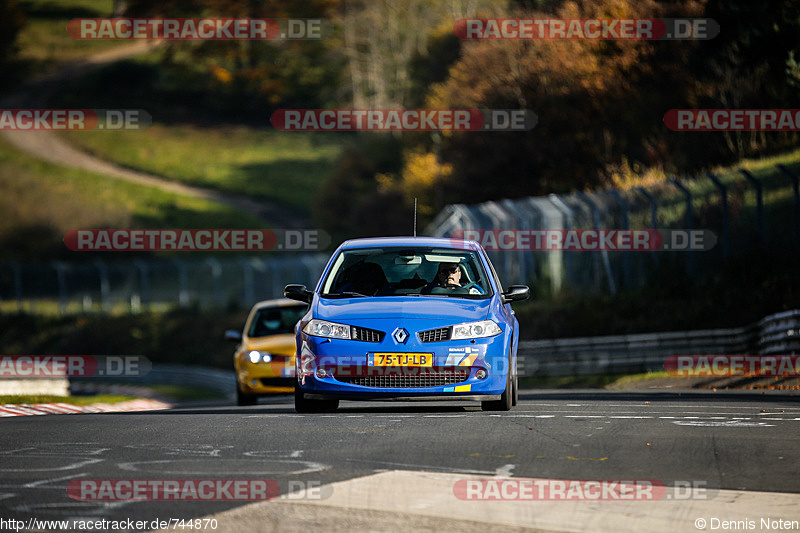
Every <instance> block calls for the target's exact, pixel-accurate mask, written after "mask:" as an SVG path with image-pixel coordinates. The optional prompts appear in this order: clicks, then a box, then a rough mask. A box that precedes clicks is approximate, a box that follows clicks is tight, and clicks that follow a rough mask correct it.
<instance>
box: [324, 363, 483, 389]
mask: <svg viewBox="0 0 800 533" xmlns="http://www.w3.org/2000/svg"><path fill="white" fill-rule="evenodd" d="M468 377H469V368H463V369H457V370H432V371H431V370H429V371H428V372H425V373H418V374H416V375H403V374H386V375H372V376H336V379H337V380H339V381H343V382H344V383H350V384H351V385H361V386H362V387H383V388H389V389H409V388H415V387H441V386H443V385H452V384H455V383H461V382H463V381H466V380H467V378H468Z"/></svg>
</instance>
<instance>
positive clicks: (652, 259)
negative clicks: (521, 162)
mask: <svg viewBox="0 0 800 533" xmlns="http://www.w3.org/2000/svg"><path fill="white" fill-rule="evenodd" d="M582 229H593V230H603V229H605V230H609V229H622V230H624V229H654V230H668V229H669V230H686V231H691V230H697V229H703V230H710V231H712V232H713V233H714V235H715V236H716V237H717V244H716V245H715V246H714V247H713V248H712V249H711V250H708V251H666V250H658V251H646V252H642V251H575V250H550V251H548V250H514V249H509V250H497V249H495V250H487V251H488V253H489V255H490V257H491V259H492V262H493V263H494V266H495V268H496V269H497V271H498V274H499V275H500V276H501V279H503V280H505V281H506V282H507V283H521V282H528V283H531V284H534V283H535V284H537V285H541V284H542V283H544V284H547V285H548V286H549V288H550V289H551V291H552V292H554V293H555V292H559V291H561V290H562V289H565V288H569V289H572V290H575V291H579V292H580V291H595V292H608V293H611V294H613V293H616V292H617V291H619V290H620V289H621V288H626V287H638V286H642V285H643V284H644V283H645V282H646V281H647V276H648V273H649V272H650V271H651V270H652V267H654V266H655V265H657V264H659V263H662V262H666V263H667V264H676V265H679V266H681V267H682V268H684V269H685V270H686V272H687V273H688V274H689V275H690V276H691V275H695V274H697V273H699V272H707V271H714V270H717V269H718V268H719V267H720V266H721V264H722V263H723V262H725V261H726V260H728V259H730V258H732V257H734V256H736V255H745V254H748V253H753V252H757V251H759V250H794V251H798V250H800V194H799V193H798V176H797V173H796V171H794V170H792V169H790V168H788V167H785V166H783V165H777V166H776V167H775V168H774V170H773V169H766V170H764V171H760V172H757V173H751V172H749V171H747V170H745V169H741V170H739V171H738V172H736V173H730V174H728V175H726V176H723V177H717V176H716V175H714V174H711V173H708V174H706V175H703V176H697V177H694V178H681V179H676V178H670V179H669V180H667V181H666V182H664V183H661V184H658V185H655V186H650V187H634V188H630V189H627V190H622V189H607V190H604V191H595V192H586V193H584V192H577V193H573V194H566V195H556V194H551V195H549V196H541V197H529V198H521V199H515V200H508V199H506V200H500V201H491V202H485V203H482V204H477V205H464V204H453V205H449V206H446V207H445V209H444V210H442V212H441V213H439V215H438V216H437V217H436V218H435V219H434V221H433V222H432V223H431V224H430V225H429V226H428V227H427V228H426V230H425V234H426V235H430V236H435V237H452V236H454V235H460V234H459V232H460V231H464V230H522V232H525V231H527V230H582Z"/></svg>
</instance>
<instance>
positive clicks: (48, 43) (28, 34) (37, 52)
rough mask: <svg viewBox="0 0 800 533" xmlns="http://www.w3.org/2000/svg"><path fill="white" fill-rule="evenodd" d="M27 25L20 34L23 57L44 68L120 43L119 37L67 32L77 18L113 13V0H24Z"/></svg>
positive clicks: (20, 55) (21, 5)
mask: <svg viewBox="0 0 800 533" xmlns="http://www.w3.org/2000/svg"><path fill="white" fill-rule="evenodd" d="M18 5H19V7H20V8H21V9H22V10H23V11H24V12H25V19H26V22H25V26H24V27H23V28H22V30H21V32H20V34H19V36H18V38H17V46H18V48H19V50H20V53H19V59H20V60H21V61H25V62H32V63H35V64H36V65H37V66H38V67H39V68H44V67H47V66H49V65H52V64H54V63H60V62H64V61H70V60H73V59H79V58H83V57H86V56H88V55H90V54H93V53H96V52H99V51H102V50H106V49H108V48H112V47H114V46H119V44H120V42H119V41H110V40H109V41H105V40H97V41H89V40H75V39H72V38H71V37H70V36H69V35H68V34H67V29H66V28H67V22H69V21H70V20H71V19H74V18H99V17H109V16H111V13H112V11H113V6H114V2H113V0H20V1H19V3H18Z"/></svg>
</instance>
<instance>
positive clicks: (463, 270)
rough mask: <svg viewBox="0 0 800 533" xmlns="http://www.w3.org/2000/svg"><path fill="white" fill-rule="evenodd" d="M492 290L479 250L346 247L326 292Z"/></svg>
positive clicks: (470, 294)
mask: <svg viewBox="0 0 800 533" xmlns="http://www.w3.org/2000/svg"><path fill="white" fill-rule="evenodd" d="M491 294H492V288H491V285H490V284H489V281H488V278H487V276H486V272H485V271H484V269H483V266H482V264H481V261H480V258H479V257H478V254H477V253H475V252H472V251H469V250H453V249H448V248H430V247H412V248H409V247H404V248H358V249H353V250H344V251H342V252H341V253H340V254H339V255H338V256H337V257H336V260H335V261H334V264H333V268H331V271H330V273H329V274H328V277H327V278H326V279H325V282H324V284H323V289H322V295H323V296H325V297H329V298H336V297H363V296H370V297H372V296H377V297H384V296H386V297H391V296H440V297H457V298H472V299H475V298H477V299H482V298H488V297H489V296H491Z"/></svg>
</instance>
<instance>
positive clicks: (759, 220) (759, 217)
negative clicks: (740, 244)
mask: <svg viewBox="0 0 800 533" xmlns="http://www.w3.org/2000/svg"><path fill="white" fill-rule="evenodd" d="M739 172H741V173H742V175H743V176H744V177H745V178H747V181H749V182H750V183H752V184H753V187H754V188H755V190H756V224H757V225H758V247H759V248H764V246H765V245H766V234H765V233H764V197H763V191H762V187H761V182H760V181H759V180H758V179H757V178H756V177H755V176H753V174H751V173H750V171H749V170H746V169H743V168H740V169H739Z"/></svg>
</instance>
